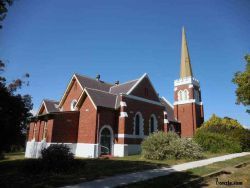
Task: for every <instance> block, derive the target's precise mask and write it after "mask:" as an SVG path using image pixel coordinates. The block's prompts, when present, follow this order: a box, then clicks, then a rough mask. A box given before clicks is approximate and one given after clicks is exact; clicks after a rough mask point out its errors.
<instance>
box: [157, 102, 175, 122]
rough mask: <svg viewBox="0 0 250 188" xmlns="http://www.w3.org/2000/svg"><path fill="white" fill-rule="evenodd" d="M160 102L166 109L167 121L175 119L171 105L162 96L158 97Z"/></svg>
mask: <svg viewBox="0 0 250 188" xmlns="http://www.w3.org/2000/svg"><path fill="white" fill-rule="evenodd" d="M160 102H161V104H163V105H164V106H165V109H166V111H167V117H168V120H169V121H177V120H176V119H175V117H174V109H173V107H172V106H171V105H170V104H169V103H167V102H166V101H165V100H164V99H163V98H160Z"/></svg>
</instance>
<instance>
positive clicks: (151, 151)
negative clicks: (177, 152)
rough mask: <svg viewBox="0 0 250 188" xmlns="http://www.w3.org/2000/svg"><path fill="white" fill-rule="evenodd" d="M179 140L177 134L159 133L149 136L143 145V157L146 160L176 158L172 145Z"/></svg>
mask: <svg viewBox="0 0 250 188" xmlns="http://www.w3.org/2000/svg"><path fill="white" fill-rule="evenodd" d="M176 139H179V136H178V135H177V134H175V133H172V132H170V133H164V132H157V133H153V134H151V135H149V136H148V137H147V138H146V139H145V140H144V141H143V142H142V144H141V146H142V155H143V156H144V157H145V158H146V159H155V160H163V159H166V158H171V157H173V156H174V153H173V150H174V148H171V147H172V145H171V144H170V143H171V142H173V141H174V140H176Z"/></svg>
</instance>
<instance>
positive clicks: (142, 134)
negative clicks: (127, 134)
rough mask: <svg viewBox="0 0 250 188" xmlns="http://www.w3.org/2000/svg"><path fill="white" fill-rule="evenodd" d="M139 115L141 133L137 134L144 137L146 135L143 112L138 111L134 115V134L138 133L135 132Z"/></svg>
mask: <svg viewBox="0 0 250 188" xmlns="http://www.w3.org/2000/svg"><path fill="white" fill-rule="evenodd" d="M137 115H138V116H139V120H140V122H139V135H137V136H140V137H143V136H144V119H143V116H142V114H141V112H137V113H136V114H135V116H134V127H133V135H136V134H135V133H136V132H135V128H136V116H137Z"/></svg>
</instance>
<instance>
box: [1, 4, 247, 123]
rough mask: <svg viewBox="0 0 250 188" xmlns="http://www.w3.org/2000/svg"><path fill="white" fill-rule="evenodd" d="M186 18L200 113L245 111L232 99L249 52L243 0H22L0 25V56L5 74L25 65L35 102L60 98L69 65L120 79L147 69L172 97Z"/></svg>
mask: <svg viewBox="0 0 250 188" xmlns="http://www.w3.org/2000/svg"><path fill="white" fill-rule="evenodd" d="M182 26H185V28H186V33H187V40H188V44H189V52H190V56H191V63H192V66H193V72H194V75H195V77H196V78H197V79H199V80H200V83H201V91H202V97H203V103H204V109H205V118H206V119H208V118H209V117H210V116H211V114H212V113H215V114H217V115H219V116H229V117H232V118H236V119H238V120H239V121H240V122H241V123H242V124H244V125H246V126H248V127H250V116H249V115H248V114H247V113H245V108H244V107H243V106H238V105H235V99H236V97H235V94H234V91H235V86H234V85H233V84H232V82H231V79H232V77H233V74H234V72H236V71H238V70H243V69H244V65H245V64H244V60H243V57H244V55H245V54H246V53H250V32H249V31H250V1H249V0H219V1H218V0H207V1H200V0H189V1H186V0H172V1H170V0H168V1H167V0H162V1H160V0H112V1H111V0H105V1H103V0H88V1H85V0H74V1H70V2H69V1H68V0H67V1H66V0H60V1H59V0H53V1H48V0H44V1H38V0H32V1H31V0H29V1H28V0H20V1H15V3H14V5H13V6H12V7H11V8H10V10H9V13H8V15H7V18H6V19H5V20H4V23H3V29H2V30H0V57H1V59H4V60H5V61H6V62H7V70H6V73H5V75H6V76H7V78H8V79H9V80H12V79H14V78H16V77H20V76H22V75H23V74H24V73H26V72H29V73H30V75H31V77H30V86H29V87H24V88H23V89H22V90H21V92H22V93H29V94H31V95H32V97H33V102H34V110H37V109H38V107H39V105H40V103H41V100H42V99H43V98H49V99H56V100H59V99H60V98H61V97H62V95H63V92H64V90H65V88H66V86H67V84H68V82H69V80H70V78H71V76H72V74H73V73H75V72H77V73H79V74H84V75H88V76H91V77H95V76H96V74H97V73H99V74H101V78H102V79H103V80H105V81H108V82H115V81H116V80H120V82H124V81H127V80H131V79H134V78H137V77H140V76H141V75H142V74H143V73H145V72H146V73H148V74H149V76H150V78H151V80H152V82H153V84H154V85H155V88H156V89H157V90H158V92H159V93H160V95H161V96H165V97H166V98H167V99H168V100H169V101H171V102H173V87H174V86H173V81H174V80H175V79H177V78H178V77H179V67H180V47H181V28H182Z"/></svg>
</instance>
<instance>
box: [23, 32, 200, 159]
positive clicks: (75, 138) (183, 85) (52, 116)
mask: <svg viewBox="0 0 250 188" xmlns="http://www.w3.org/2000/svg"><path fill="white" fill-rule="evenodd" d="M203 120H204V113H203V104H202V102H201V91H200V84H199V81H198V80H197V79H195V78H194V77H193V73H192V67H191V63H190V57H189V52H188V46H187V41H186V36H185V31H184V29H183V31H182V46H181V67H180V78H179V79H178V80H175V81H174V104H173V105H172V104H171V103H170V102H169V101H168V100H167V99H165V98H164V97H159V96H158V94H157V91H156V90H155V88H154V86H153V84H152V82H151V81H150V78H149V76H148V75H147V74H143V75H142V76H141V77H140V78H137V79H134V80H131V81H128V82H125V83H119V81H116V82H115V83H114V84H112V83H107V82H104V81H102V80H101V78H100V75H97V76H96V78H94V79H93V78H89V77H87V76H82V75H79V74H74V75H73V76H72V78H71V79H70V82H69V83H68V86H67V88H66V90H65V92H64V95H63V96H62V98H61V100H60V101H54V100H43V101H42V103H41V106H40V108H39V110H38V112H37V114H36V115H35V116H34V117H32V118H31V122H30V125H29V129H28V141H27V145H26V152H25V157H27V158H37V157H40V152H41V149H42V148H45V147H48V146H49V145H51V144H59V143H64V144H66V145H68V146H69V147H70V149H71V151H72V152H73V153H74V154H75V156H78V157H90V158H95V157H99V156H101V155H112V156H119V157H123V156H126V155H132V154H138V153H139V152H140V150H141V147H140V144H141V142H142V140H143V139H144V138H146V137H147V136H148V135H150V134H152V133H153V132H155V131H165V132H168V131H175V132H177V133H178V134H179V135H181V136H182V137H192V136H193V135H194V133H195V130H196V128H197V127H199V126H200V125H201V124H202V123H203Z"/></svg>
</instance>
